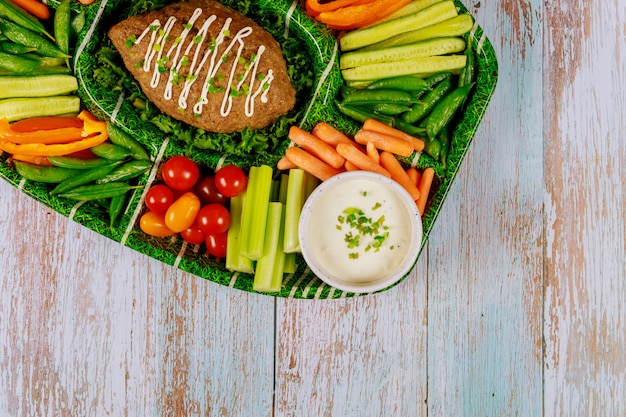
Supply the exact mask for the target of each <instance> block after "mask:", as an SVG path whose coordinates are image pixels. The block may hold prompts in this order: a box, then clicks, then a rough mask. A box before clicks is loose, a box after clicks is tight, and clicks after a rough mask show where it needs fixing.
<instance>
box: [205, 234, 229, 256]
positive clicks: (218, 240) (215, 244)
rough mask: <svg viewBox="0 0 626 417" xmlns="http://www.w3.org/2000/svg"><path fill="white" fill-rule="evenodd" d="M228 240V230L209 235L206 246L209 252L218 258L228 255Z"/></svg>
mask: <svg viewBox="0 0 626 417" xmlns="http://www.w3.org/2000/svg"><path fill="white" fill-rule="evenodd" d="M227 241H228V232H224V233H219V234H216V235H209V236H207V237H206V242H205V243H206V247H207V251H208V252H209V254H211V255H213V256H215V257H216V258H224V257H225V256H226V243H227Z"/></svg>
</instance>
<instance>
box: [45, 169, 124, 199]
mask: <svg viewBox="0 0 626 417" xmlns="http://www.w3.org/2000/svg"><path fill="white" fill-rule="evenodd" d="M113 168H115V164H110V165H104V166H101V167H97V168H93V169H89V170H84V171H82V172H81V173H80V174H78V175H76V176H74V177H72V178H69V179H67V180H65V181H63V182H62V183H60V184H59V185H57V186H56V187H54V189H53V190H52V191H50V194H62V193H65V192H68V191H70V190H72V189H75V188H76V187H78V186H81V185H85V184H89V183H92V182H94V181H96V180H97V179H99V178H102V177H103V176H105V175H107V174H109V173H110V172H111V171H113Z"/></svg>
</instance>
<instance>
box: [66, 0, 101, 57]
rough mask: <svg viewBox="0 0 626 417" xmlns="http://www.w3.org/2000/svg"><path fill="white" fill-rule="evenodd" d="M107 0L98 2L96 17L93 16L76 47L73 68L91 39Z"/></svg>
mask: <svg viewBox="0 0 626 417" xmlns="http://www.w3.org/2000/svg"><path fill="white" fill-rule="evenodd" d="M107 1H108V0H102V3H100V7H99V8H98V12H97V13H96V17H94V19H93V22H92V23H91V27H90V28H89V30H88V31H87V35H86V36H85V39H83V41H82V42H81V44H80V45H79V46H78V48H76V54H75V56H74V68H76V63H77V62H78V58H79V57H80V55H81V54H82V53H83V50H85V47H86V46H87V44H88V43H89V41H90V40H91V37H92V36H93V33H94V32H95V30H96V26H98V22H99V21H100V18H101V17H102V13H104V8H105V6H106V5H107Z"/></svg>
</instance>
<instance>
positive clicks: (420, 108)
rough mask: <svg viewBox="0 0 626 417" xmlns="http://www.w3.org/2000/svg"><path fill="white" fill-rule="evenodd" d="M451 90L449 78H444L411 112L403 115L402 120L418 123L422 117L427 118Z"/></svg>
mask: <svg viewBox="0 0 626 417" xmlns="http://www.w3.org/2000/svg"><path fill="white" fill-rule="evenodd" d="M453 88H454V87H453V86H452V80H451V79H450V78H444V79H443V80H442V81H441V82H440V83H439V84H437V85H436V86H435V88H433V89H432V90H431V91H430V92H429V93H427V94H426V95H425V96H424V97H423V98H422V99H421V100H420V101H419V102H417V103H416V104H415V105H413V108H412V109H411V111H410V112H408V113H405V114H404V115H403V117H402V120H404V121H405V122H407V123H417V122H419V121H420V120H422V119H423V118H424V117H426V116H428V114H429V113H430V112H431V111H432V110H433V109H434V108H435V106H436V105H437V104H438V103H439V102H440V101H441V100H443V98H444V97H445V96H446V95H447V94H448V93H449V92H451V91H452V89H453Z"/></svg>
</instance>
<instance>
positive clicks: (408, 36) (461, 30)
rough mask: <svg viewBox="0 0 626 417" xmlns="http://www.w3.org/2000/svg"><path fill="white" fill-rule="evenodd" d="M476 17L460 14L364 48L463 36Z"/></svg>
mask: <svg viewBox="0 0 626 417" xmlns="http://www.w3.org/2000/svg"><path fill="white" fill-rule="evenodd" d="M472 26H474V19H473V18H472V16H471V15H469V14H466V13H464V14H460V15H458V16H455V17H453V18H451V19H448V20H444V21H443V22H440V23H436V24H434V25H430V26H426V27H425V28H422V29H417V30H412V31H410V32H405V33H401V34H399V35H396V36H392V37H391V38H389V39H385V40H384V41H381V42H378V43H375V44H373V45H370V46H366V47H364V48H362V50H367V51H369V50H374V49H382V48H389V47H391V46H399V45H407V44H409V43H414V42H421V41H424V40H427V39H435V38H442V37H449V36H462V35H464V34H466V33H467V32H469V31H470V30H472Z"/></svg>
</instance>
